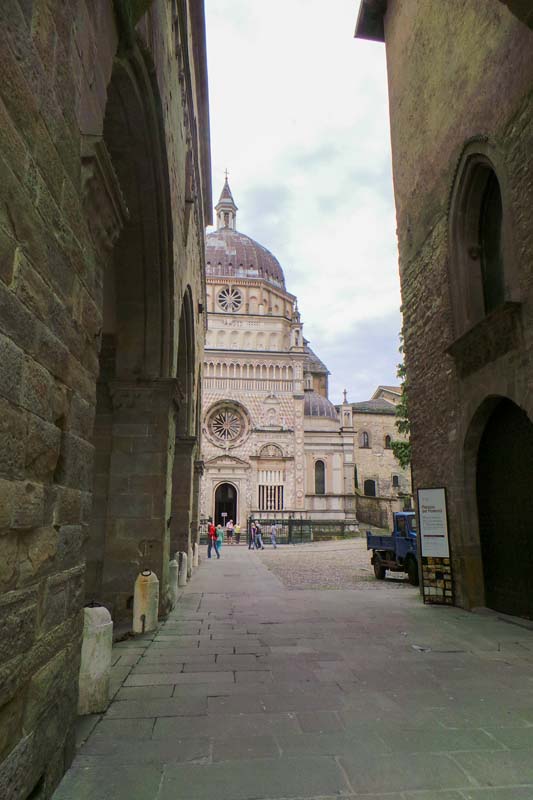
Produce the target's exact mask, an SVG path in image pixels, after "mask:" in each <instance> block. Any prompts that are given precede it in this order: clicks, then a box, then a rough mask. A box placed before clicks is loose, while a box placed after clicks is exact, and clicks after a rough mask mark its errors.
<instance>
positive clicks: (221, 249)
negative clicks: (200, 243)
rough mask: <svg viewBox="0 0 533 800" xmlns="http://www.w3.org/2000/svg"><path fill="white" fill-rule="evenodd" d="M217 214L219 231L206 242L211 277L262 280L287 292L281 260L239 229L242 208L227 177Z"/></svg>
mask: <svg viewBox="0 0 533 800" xmlns="http://www.w3.org/2000/svg"><path fill="white" fill-rule="evenodd" d="M215 211H216V215H217V229H216V231H214V233H210V234H208V235H207V236H206V240H205V260H206V267H205V274H206V275H207V277H208V278H250V279H253V280H258V279H259V280H264V281H267V282H268V283H271V284H272V285H273V286H277V287H278V289H285V276H284V275H283V270H282V269H281V266H280V263H279V261H278V259H277V258H274V256H273V255H272V253H271V252H270V251H269V250H267V249H266V247H263V246H262V245H260V244H259V243H258V242H255V241H254V240H253V239H250V237H249V236H245V235H244V233H239V231H238V230H237V225H236V223H237V211H238V209H237V206H236V205H235V200H234V199H233V195H232V193H231V189H230V188H229V183H228V176H227V174H226V180H225V181H224V186H223V188H222V192H221V195H220V199H219V201H218V203H217V204H216V206H215Z"/></svg>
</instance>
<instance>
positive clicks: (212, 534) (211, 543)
mask: <svg viewBox="0 0 533 800" xmlns="http://www.w3.org/2000/svg"><path fill="white" fill-rule="evenodd" d="M216 542H217V532H216V528H215V526H214V525H213V520H209V526H208V528H207V557H208V558H211V550H212V549H213V547H214V548H215V553H216V554H217V555H218V551H217V546H216Z"/></svg>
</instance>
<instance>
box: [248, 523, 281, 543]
mask: <svg viewBox="0 0 533 800" xmlns="http://www.w3.org/2000/svg"><path fill="white" fill-rule="evenodd" d="M277 532H278V531H277V527H276V523H275V522H273V523H272V526H271V528H270V541H271V543H272V547H273V548H274V550H275V549H276V548H277V546H278V545H277V540H276V537H277ZM264 549H265V546H264V544H263V535H262V531H261V525H260V524H259V523H258V522H252V524H251V525H250V538H249V541H248V550H264Z"/></svg>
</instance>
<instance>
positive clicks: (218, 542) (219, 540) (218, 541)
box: [215, 525, 224, 558]
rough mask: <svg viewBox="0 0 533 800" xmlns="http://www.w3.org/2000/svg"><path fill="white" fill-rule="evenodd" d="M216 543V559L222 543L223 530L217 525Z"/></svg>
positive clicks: (218, 556)
mask: <svg viewBox="0 0 533 800" xmlns="http://www.w3.org/2000/svg"><path fill="white" fill-rule="evenodd" d="M216 536H217V538H216V542H215V550H216V551H217V558H220V551H221V549H222V543H223V541H224V528H223V527H222V525H217V529H216Z"/></svg>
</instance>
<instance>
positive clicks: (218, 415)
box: [204, 400, 251, 450]
mask: <svg viewBox="0 0 533 800" xmlns="http://www.w3.org/2000/svg"><path fill="white" fill-rule="evenodd" d="M250 428H251V422H250V418H249V416H248V413H247V411H246V409H245V408H244V407H243V406H241V405H240V403H237V402H232V401H230V400H223V401H222V402H219V403H215V404H214V405H213V406H211V408H210V409H209V411H208V412H207V414H206V416H205V426H204V433H205V434H206V436H207V438H208V439H210V441H211V442H212V444H214V445H216V447H223V448H224V449H226V450H227V449H229V448H232V447H240V446H241V444H242V443H243V442H244V440H245V439H246V437H247V436H248V435H249V434H250Z"/></svg>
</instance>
